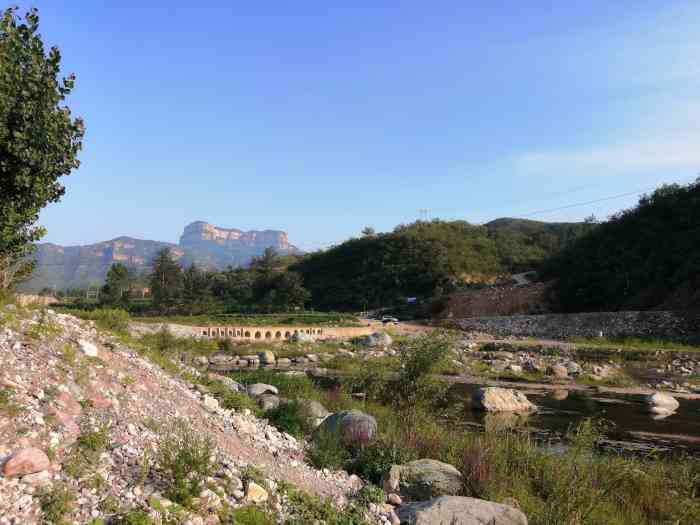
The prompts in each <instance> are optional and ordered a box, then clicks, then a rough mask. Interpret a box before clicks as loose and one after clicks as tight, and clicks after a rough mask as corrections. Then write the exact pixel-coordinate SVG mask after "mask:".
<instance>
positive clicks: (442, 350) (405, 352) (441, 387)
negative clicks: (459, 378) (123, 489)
mask: <svg viewBox="0 0 700 525" xmlns="http://www.w3.org/2000/svg"><path fill="white" fill-rule="evenodd" d="M450 344H451V338H450V337H449V336H448V335H447V334H443V333H437V334H431V335H426V336H421V337H417V338H415V339H409V340H408V341H405V342H403V343H401V344H400V345H399V360H400V362H401V367H400V369H399V376H398V377H397V378H396V379H394V380H392V381H390V382H389V383H388V384H387V389H386V393H387V394H388V395H387V401H389V402H391V403H393V404H395V405H397V406H399V407H400V408H405V409H412V410H414V409H417V408H419V407H422V406H426V405H428V406H430V405H432V404H435V403H437V402H439V401H441V400H443V399H444V397H445V395H446V394H447V390H448V388H449V384H448V383H446V382H444V381H439V380H436V379H432V378H431V377H430V375H431V374H432V373H434V371H435V370H437V369H438V368H440V367H442V366H443V364H444V363H445V361H446V360H447V356H448V354H449V350H450Z"/></svg>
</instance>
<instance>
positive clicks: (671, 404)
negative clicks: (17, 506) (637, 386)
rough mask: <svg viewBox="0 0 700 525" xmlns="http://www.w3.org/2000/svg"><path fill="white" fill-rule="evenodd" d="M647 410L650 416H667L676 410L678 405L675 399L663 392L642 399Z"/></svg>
mask: <svg viewBox="0 0 700 525" xmlns="http://www.w3.org/2000/svg"><path fill="white" fill-rule="evenodd" d="M644 402H645V403H646V405H647V409H648V410H649V412H651V413H652V414H656V415H659V416H669V415H671V414H673V413H674V412H675V411H676V410H678V407H679V404H678V401H676V398H675V397H673V396H672V395H671V394H667V393H665V392H655V393H653V394H650V395H648V396H646V397H645V398H644Z"/></svg>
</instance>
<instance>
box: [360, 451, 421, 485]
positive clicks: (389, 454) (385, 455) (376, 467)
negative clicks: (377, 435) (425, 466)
mask: <svg viewBox="0 0 700 525" xmlns="http://www.w3.org/2000/svg"><path fill="white" fill-rule="evenodd" d="M412 459H416V458H415V456H414V455H413V454H411V453H410V451H409V450H408V449H407V448H406V447H403V446H400V445H397V444H396V443H389V442H388V441H386V440H380V441H376V442H374V443H372V444H370V445H368V446H366V447H364V448H362V449H360V450H359V451H358V455H357V457H356V458H355V459H354V460H353V462H352V464H351V466H350V470H351V471H352V472H353V473H355V474H357V475H358V476H360V477H361V478H362V479H366V480H369V481H371V482H372V483H377V484H379V483H381V480H382V476H383V475H384V474H385V473H386V472H388V471H389V469H390V468H391V466H392V465H401V464H403V463H406V462H407V461H411V460H412Z"/></svg>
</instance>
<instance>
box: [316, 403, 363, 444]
mask: <svg viewBox="0 0 700 525" xmlns="http://www.w3.org/2000/svg"><path fill="white" fill-rule="evenodd" d="M318 430H319V431H320V432H324V431H326V432H330V433H332V434H336V435H337V436H338V437H339V438H340V439H342V440H343V443H344V444H345V445H366V444H367V443H370V442H371V441H373V440H374V438H375V437H377V420H376V419H374V418H373V417H372V416H370V415H368V414H365V413H364V412H360V411H359V410H343V411H341V412H336V413H335V414H331V415H330V416H328V417H327V418H326V419H324V420H323V423H321V426H319V428H318Z"/></svg>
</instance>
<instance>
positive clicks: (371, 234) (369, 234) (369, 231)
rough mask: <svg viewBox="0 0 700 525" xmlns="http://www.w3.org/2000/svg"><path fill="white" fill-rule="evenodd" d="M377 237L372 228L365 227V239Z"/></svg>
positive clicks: (363, 232)
mask: <svg viewBox="0 0 700 525" xmlns="http://www.w3.org/2000/svg"><path fill="white" fill-rule="evenodd" d="M375 235H377V232H376V231H375V229H374V228H372V227H371V226H365V227H364V228H362V236H363V237H374V236H375Z"/></svg>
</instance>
